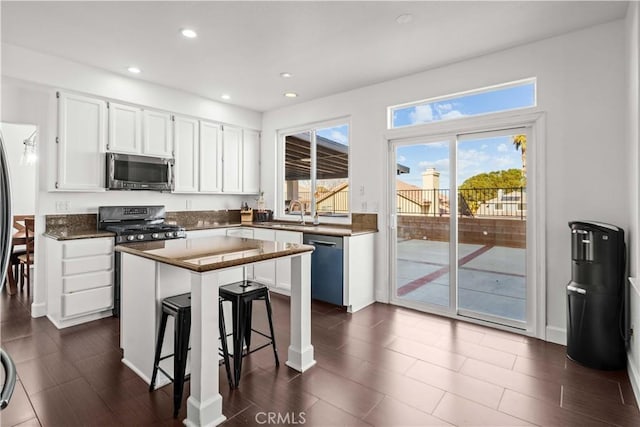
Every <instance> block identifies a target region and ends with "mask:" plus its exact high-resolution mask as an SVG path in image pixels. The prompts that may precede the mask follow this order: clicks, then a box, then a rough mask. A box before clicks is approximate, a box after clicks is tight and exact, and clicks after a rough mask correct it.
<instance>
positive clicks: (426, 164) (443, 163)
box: [418, 159, 449, 171]
mask: <svg viewBox="0 0 640 427" xmlns="http://www.w3.org/2000/svg"><path fill="white" fill-rule="evenodd" d="M418 166H419V167H420V170H421V171H426V170H427V169H429V168H435V169H436V170H437V171H444V170H449V159H439V160H424V161H422V162H419V163H418Z"/></svg>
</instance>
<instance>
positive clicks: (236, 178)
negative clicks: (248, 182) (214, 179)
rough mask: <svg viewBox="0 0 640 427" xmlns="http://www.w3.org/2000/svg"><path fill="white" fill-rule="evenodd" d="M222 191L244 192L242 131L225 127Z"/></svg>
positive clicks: (223, 135)
mask: <svg viewBox="0 0 640 427" xmlns="http://www.w3.org/2000/svg"><path fill="white" fill-rule="evenodd" d="M222 144H223V145H222V156H223V169H222V170H223V173H222V190H223V191H226V192H230V193H241V192H242V129H239V128H234V127H230V126H225V127H224V130H223V132H222Z"/></svg>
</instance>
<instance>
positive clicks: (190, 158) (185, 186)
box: [173, 117, 199, 193]
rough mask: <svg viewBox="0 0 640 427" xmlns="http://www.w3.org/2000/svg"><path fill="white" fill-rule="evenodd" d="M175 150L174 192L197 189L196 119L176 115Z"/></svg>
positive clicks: (195, 190) (194, 190)
mask: <svg viewBox="0 0 640 427" xmlns="http://www.w3.org/2000/svg"><path fill="white" fill-rule="evenodd" d="M173 129H174V133H175V136H174V143H175V151H176V159H175V167H174V176H175V190H174V192H185V193H193V192H197V191H198V139H199V137H198V121H197V120H193V119H188V118H185V117H176V119H175V123H174V125H173Z"/></svg>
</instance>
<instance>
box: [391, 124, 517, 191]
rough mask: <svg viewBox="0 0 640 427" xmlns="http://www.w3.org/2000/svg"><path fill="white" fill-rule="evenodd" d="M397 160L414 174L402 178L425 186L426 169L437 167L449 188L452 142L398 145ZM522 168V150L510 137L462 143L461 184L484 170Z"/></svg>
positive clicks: (460, 153) (401, 178)
mask: <svg viewBox="0 0 640 427" xmlns="http://www.w3.org/2000/svg"><path fill="white" fill-rule="evenodd" d="M396 161H397V162H398V163H400V164H402V165H404V166H408V167H409V168H410V173H408V174H402V175H399V176H398V179H400V180H402V181H404V182H406V183H409V184H413V185H415V186H417V187H422V172H424V171H425V170H427V169H428V168H436V170H437V171H438V172H440V188H442V189H444V188H449V183H450V161H449V143H448V142H434V143H430V144H418V145H411V146H405V147H398V150H397V152H396ZM511 168H516V169H520V168H522V157H521V155H520V151H519V150H516V149H515V148H514V146H513V143H512V139H511V137H509V136H502V137H497V138H483V139H476V140H470V141H464V142H460V143H459V144H458V184H462V183H463V182H464V180H465V179H467V178H469V177H472V176H474V175H477V174H479V173H482V172H490V171H497V170H503V169H511Z"/></svg>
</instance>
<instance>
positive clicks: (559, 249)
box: [261, 20, 630, 341]
mask: <svg viewBox="0 0 640 427" xmlns="http://www.w3.org/2000/svg"><path fill="white" fill-rule="evenodd" d="M624 55H625V50H624V22H623V21H621V20H619V21H615V22H611V23H608V24H604V25H599V26H596V27H593V28H589V29H586V30H582V31H578V32H574V33H570V34H567V35H564V36H559V37H554V38H550V39H547V40H543V41H540V42H536V43H532V44H528V45H524V46H520V47H516V48H512V49H508V50H505V51H502V52H498V53H495V54H491V55H486V56H482V57H478V58H476V59H472V60H467V61H463V62H460V63H456V64H453V65H450V66H446V67H442V68H438V69H434V70H431V71H427V72H423V73H419V74H415V75H411V76H407V77H405V78H401V79H397V80H392V81H388V82H384V83H381V84H378V85H374V86H369V87H365V88H362V89H358V90H354V91H350V92H345V93H341V94H338V95H334V96H330V97H326V98H322V99H318V100H315V101H310V102H307V103H303V104H298V105H295V106H292V107H288V108H283V109H279V110H275V111H270V112H267V113H265V114H264V118H263V134H262V135H263V150H262V165H263V167H262V170H261V173H262V177H261V179H262V183H263V187H264V190H265V196H266V197H267V200H269V203H270V204H271V205H274V191H275V182H276V176H275V170H276V168H275V164H276V149H275V147H276V138H275V134H276V132H277V130H279V129H286V128H290V127H294V126H297V125H301V124H305V123H309V122H316V121H321V120H324V119H328V118H333V117H339V116H350V117H351V141H350V144H351V155H350V159H349V161H350V166H351V180H352V182H351V188H358V189H359V188H360V187H361V186H364V187H365V195H364V196H360V195H359V194H353V193H352V195H351V203H352V206H353V210H354V211H356V212H357V211H360V209H361V207H362V206H363V202H365V203H366V204H367V207H372V206H379V207H380V218H379V226H380V233H379V234H378V236H377V240H376V246H377V251H376V257H377V260H376V266H377V267H376V297H377V298H378V300H381V301H386V300H387V298H388V284H389V280H388V277H389V276H388V270H389V268H388V267H389V259H388V232H387V223H388V221H387V219H388V213H389V212H387V211H386V207H385V206H386V188H387V180H388V174H386V173H384V171H386V170H387V158H388V155H387V147H386V146H385V143H384V133H385V127H386V108H387V106H389V105H394V104H400V103H403V102H409V101H414V100H419V99H424V98H430V97H435V96H440V95H446V94H450V93H455V92H460V91H464V90H469V89H475V88H480V87H484V86H489V85H493V84H499V83H504V82H508V81H513V80H518V79H523V78H528V77H537V79H538V105H539V106H540V108H541V109H542V110H543V111H545V112H546V113H547V120H546V127H547V129H546V131H547V134H546V141H547V146H546V158H545V159H543V161H544V163H545V165H546V183H547V188H546V191H543V194H546V200H545V202H546V216H547V218H546V219H547V230H546V240H547V247H546V254H547V259H546V263H547V272H546V286H547V325H548V326H547V333H548V334H549V335H550V336H549V339H552V340H555V341H563V340H564V334H565V325H566V321H565V305H566V295H565V285H566V284H567V283H568V281H569V279H570V244H569V228H568V226H567V222H568V221H570V220H574V219H594V220H596V219H597V220H600V221H604V222H610V223H613V224H616V225H619V226H621V227H623V228H625V229H628V225H629V215H628V211H629V207H630V206H629V205H630V204H629V200H628V194H629V192H628V185H629V179H628V162H627V155H628V147H627V144H626V143H625V135H626V133H625V123H626V120H625V119H626V103H625V101H624V100H625V99H626V87H625V84H624V79H623V76H624V67H625V64H624ZM270 146H271V147H272V148H269V147H270ZM267 165H271V167H269V166H267Z"/></svg>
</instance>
